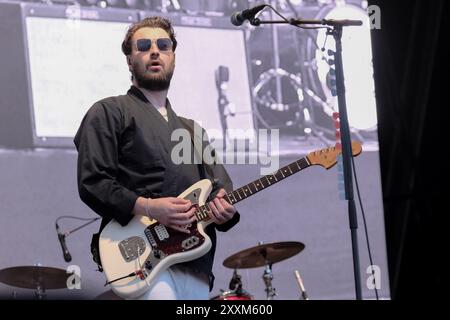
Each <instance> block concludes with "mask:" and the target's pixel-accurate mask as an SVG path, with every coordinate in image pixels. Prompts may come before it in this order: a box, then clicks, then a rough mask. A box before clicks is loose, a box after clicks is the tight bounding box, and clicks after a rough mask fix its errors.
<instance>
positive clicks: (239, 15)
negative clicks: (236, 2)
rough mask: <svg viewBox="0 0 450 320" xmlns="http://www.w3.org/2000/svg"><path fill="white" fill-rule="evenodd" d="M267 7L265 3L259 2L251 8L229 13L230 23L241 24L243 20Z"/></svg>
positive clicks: (250, 17)
mask: <svg viewBox="0 0 450 320" xmlns="http://www.w3.org/2000/svg"><path fill="white" fill-rule="evenodd" d="M265 7H267V4H261V5H259V6H256V7H254V8H251V9H246V10H243V11H238V12H235V13H233V14H232V15H231V19H230V20H231V23H232V24H233V25H235V26H238V27H239V26H241V25H242V24H243V23H244V21H245V20H251V19H253V18H254V17H255V16H256V14H257V13H258V12H260V11H261V10H262V9H264V8H265Z"/></svg>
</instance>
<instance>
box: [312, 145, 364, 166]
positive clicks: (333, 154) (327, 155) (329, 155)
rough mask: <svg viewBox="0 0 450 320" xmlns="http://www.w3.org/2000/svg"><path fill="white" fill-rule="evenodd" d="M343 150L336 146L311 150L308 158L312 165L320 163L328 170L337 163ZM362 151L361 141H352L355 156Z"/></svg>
mask: <svg viewBox="0 0 450 320" xmlns="http://www.w3.org/2000/svg"><path fill="white" fill-rule="evenodd" d="M341 152H342V150H340V149H337V148H336V147H332V148H327V149H322V150H318V151H315V152H311V153H310V154H308V155H307V158H308V160H309V163H310V164H311V165H319V166H322V167H324V168H325V169H327V170H328V169H330V168H332V167H334V166H335V165H336V163H337V157H338V156H339V155H340V154H341ZM361 152H362V146H361V143H360V142H358V141H352V154H353V156H354V157H357V156H359V155H360V154H361Z"/></svg>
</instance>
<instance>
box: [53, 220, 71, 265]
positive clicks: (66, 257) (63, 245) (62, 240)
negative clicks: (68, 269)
mask: <svg viewBox="0 0 450 320" xmlns="http://www.w3.org/2000/svg"><path fill="white" fill-rule="evenodd" d="M56 233H58V240H59V244H60V245H61V249H62V251H63V256H64V260H65V261H66V262H70V261H72V256H71V255H70V252H69V249H67V246H66V235H65V234H63V233H61V232H59V226H58V224H57V223H56Z"/></svg>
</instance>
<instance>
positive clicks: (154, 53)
mask: <svg viewBox="0 0 450 320" xmlns="http://www.w3.org/2000/svg"><path fill="white" fill-rule="evenodd" d="M159 54H160V52H159V49H158V46H157V45H156V43H155V42H153V43H152V46H151V47H150V55H151V56H159Z"/></svg>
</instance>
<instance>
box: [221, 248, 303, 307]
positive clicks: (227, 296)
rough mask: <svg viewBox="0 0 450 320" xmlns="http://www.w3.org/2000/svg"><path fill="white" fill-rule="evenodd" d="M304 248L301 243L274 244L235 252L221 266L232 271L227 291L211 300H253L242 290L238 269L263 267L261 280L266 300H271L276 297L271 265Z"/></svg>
mask: <svg viewBox="0 0 450 320" xmlns="http://www.w3.org/2000/svg"><path fill="white" fill-rule="evenodd" d="M304 248H305V245H304V244H303V243H301V242H292V241H287V242H276V243H268V244H262V243H260V244H259V245H258V246H255V247H252V248H248V249H245V250H242V251H240V252H237V253H235V254H233V255H231V256H230V257H228V258H226V259H225V260H224V262H223V266H224V267H226V268H229V269H233V270H234V272H233V277H232V278H231V281H230V285H229V289H230V290H229V291H225V292H222V293H221V294H220V295H218V296H215V297H213V298H212V300H253V296H252V295H251V294H250V293H248V292H247V291H246V290H244V289H243V286H242V281H241V276H240V275H239V274H238V272H237V270H238V269H250V268H259V267H264V273H263V276H262V278H263V280H264V285H265V292H266V297H267V300H273V298H274V297H275V296H276V295H277V294H276V289H275V288H274V287H273V286H272V280H273V273H272V265H273V264H274V263H278V262H281V261H283V260H286V259H288V258H290V257H293V256H294V255H296V254H298V253H299V252H300V251H302V250H303V249H304Z"/></svg>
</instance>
